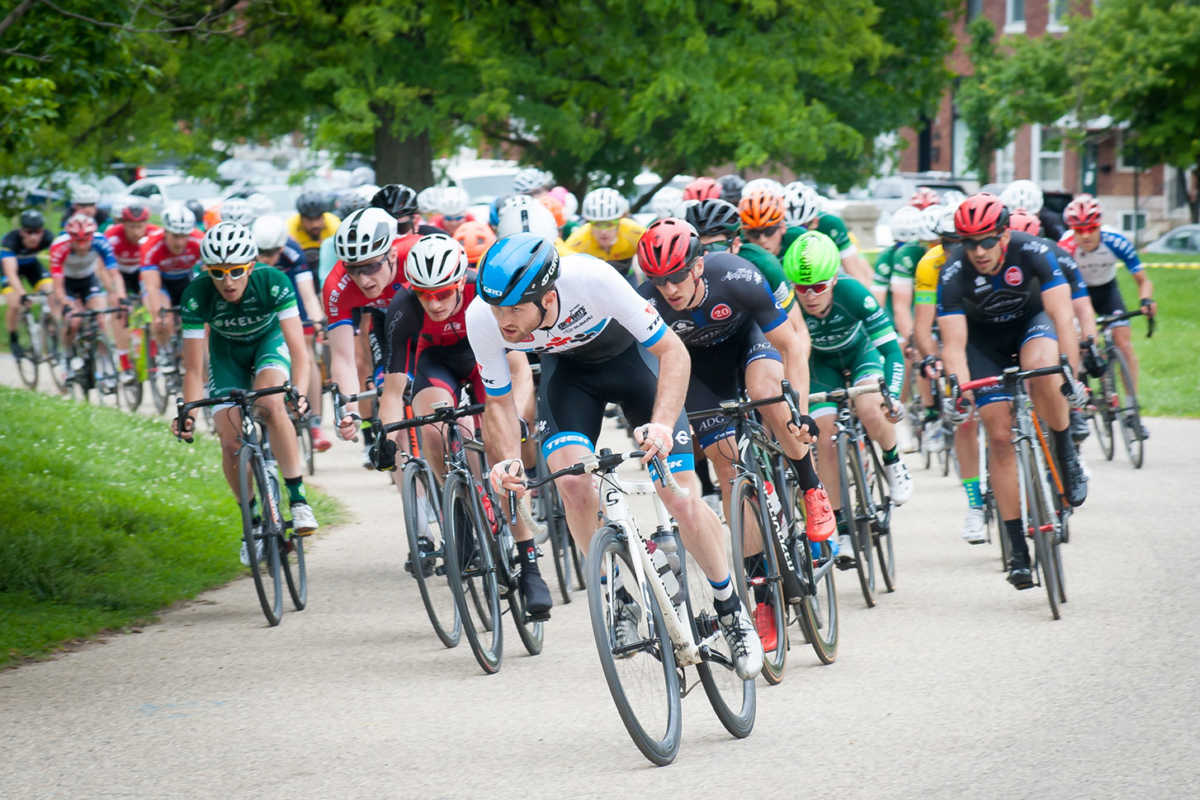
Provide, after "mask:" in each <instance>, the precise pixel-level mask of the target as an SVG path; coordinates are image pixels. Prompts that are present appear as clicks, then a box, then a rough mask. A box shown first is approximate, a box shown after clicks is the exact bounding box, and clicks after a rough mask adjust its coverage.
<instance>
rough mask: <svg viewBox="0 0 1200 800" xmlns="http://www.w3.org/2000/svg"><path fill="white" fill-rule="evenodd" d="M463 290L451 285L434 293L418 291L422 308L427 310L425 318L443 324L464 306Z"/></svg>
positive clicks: (418, 298)
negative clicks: (442, 322)
mask: <svg viewBox="0 0 1200 800" xmlns="http://www.w3.org/2000/svg"><path fill="white" fill-rule="evenodd" d="M461 288H462V287H461V286H459V285H457V284H451V285H450V286H444V287H442V288H441V289H437V290H435V291H432V292H422V291H416V292H415V294H416V295H417V300H418V301H419V302H420V303H421V308H423V309H425V316H427V317H429V318H430V319H431V320H433V321H434V322H441V321H443V320H445V319H448V318H449V317H450V316H451V315H452V314H454V312H456V311H458V309H459V306H461V305H462V296H463V295H462V292H461V291H460V289H461Z"/></svg>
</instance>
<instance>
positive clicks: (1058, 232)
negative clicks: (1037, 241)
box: [1000, 179, 1066, 241]
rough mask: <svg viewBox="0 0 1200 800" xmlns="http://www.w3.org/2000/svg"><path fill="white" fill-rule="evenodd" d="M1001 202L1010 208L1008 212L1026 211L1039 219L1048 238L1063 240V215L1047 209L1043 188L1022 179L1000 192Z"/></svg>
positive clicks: (1043, 233) (1043, 232)
mask: <svg viewBox="0 0 1200 800" xmlns="http://www.w3.org/2000/svg"><path fill="white" fill-rule="evenodd" d="M1000 201H1001V202H1002V203H1004V205H1006V206H1008V210H1009V211H1011V212H1013V213H1016V212H1017V211H1025V212H1028V213H1030V214H1032V215H1033V216H1035V217H1037V218H1038V221H1039V222H1041V224H1042V225H1041V227H1042V233H1040V234H1038V235H1039V236H1042V235H1044V236H1045V237H1046V238H1048V239H1051V240H1053V241H1058V240H1059V239H1060V238H1062V235H1063V233H1064V232H1065V230H1066V229H1065V228H1064V227H1063V219H1062V215H1061V214H1056V213H1055V212H1053V211H1051V210H1050V209H1049V208H1046V206H1045V201H1046V196H1045V194H1044V193H1043V192H1042V187H1040V186H1038V185H1037V184H1036V183H1034V182H1033V181H1031V180H1026V179H1021V180H1016V181H1013V182H1012V183H1010V184H1009V185H1008V186H1005V187H1004V191H1002V192H1000Z"/></svg>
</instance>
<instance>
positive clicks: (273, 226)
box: [254, 214, 288, 251]
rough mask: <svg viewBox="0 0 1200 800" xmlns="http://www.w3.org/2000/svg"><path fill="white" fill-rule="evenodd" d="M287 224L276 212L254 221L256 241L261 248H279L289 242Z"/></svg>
mask: <svg viewBox="0 0 1200 800" xmlns="http://www.w3.org/2000/svg"><path fill="white" fill-rule="evenodd" d="M287 239H288V233H287V225H286V224H285V223H284V221H283V217H277V216H275V215H274V214H271V215H268V216H265V217H259V218H258V219H256V220H255V221H254V243H255V244H256V245H258V249H259V250H260V251H261V250H278V249H279V248H281V247H283V246H284V245H285V244H287Z"/></svg>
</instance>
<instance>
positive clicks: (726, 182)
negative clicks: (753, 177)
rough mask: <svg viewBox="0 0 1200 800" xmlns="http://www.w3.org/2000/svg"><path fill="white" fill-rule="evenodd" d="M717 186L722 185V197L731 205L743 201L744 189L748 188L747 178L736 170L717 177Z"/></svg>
mask: <svg viewBox="0 0 1200 800" xmlns="http://www.w3.org/2000/svg"><path fill="white" fill-rule="evenodd" d="M717 186H719V187H721V199H722V200H724V201H725V202H726V203H729V204H730V205H731V206H736V205H737V204H738V203H740V202H741V201H742V189H744V188H746V179H745V178H743V177H742V176H741V175H738V174H737V173H736V172H730V173H729V174H727V175H721V176H720V177H718V178H717Z"/></svg>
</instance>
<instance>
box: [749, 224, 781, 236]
mask: <svg viewBox="0 0 1200 800" xmlns="http://www.w3.org/2000/svg"><path fill="white" fill-rule="evenodd" d="M781 227H782V226H780V225H772V226H771V227H769V228H746V235H747V236H749V237H750V238H752V239H766V238H767V237H768V236H774V235H775V234H777V233H779V229H780V228H781Z"/></svg>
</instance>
